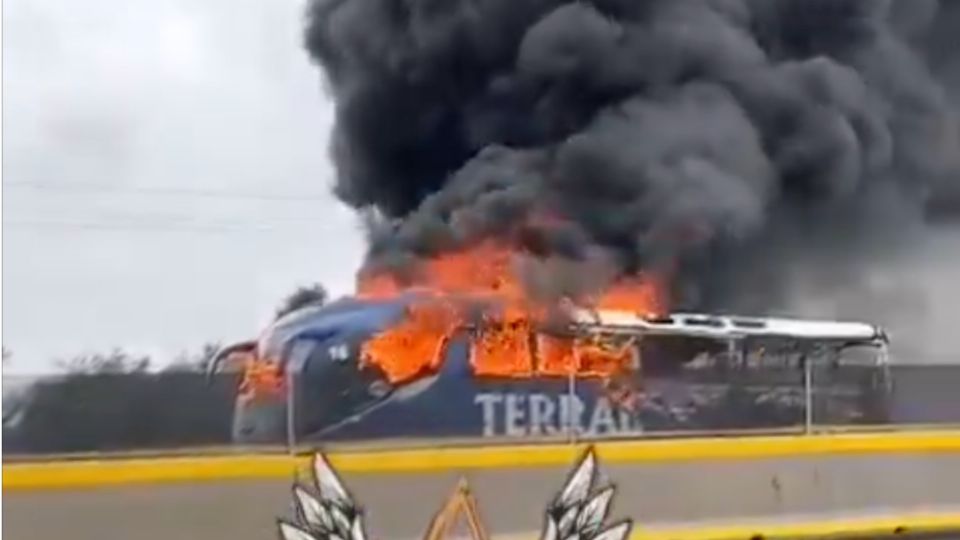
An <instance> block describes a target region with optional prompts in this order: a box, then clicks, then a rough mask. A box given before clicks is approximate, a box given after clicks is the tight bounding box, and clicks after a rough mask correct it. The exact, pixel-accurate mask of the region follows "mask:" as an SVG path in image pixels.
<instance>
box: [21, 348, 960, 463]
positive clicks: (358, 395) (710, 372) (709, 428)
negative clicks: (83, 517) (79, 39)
mask: <svg viewBox="0 0 960 540" xmlns="http://www.w3.org/2000/svg"><path fill="white" fill-rule="evenodd" d="M313 354H317V353H316V352H312V351H310V350H305V351H304V353H303V355H302V356H301V357H300V359H299V361H294V362H292V363H291V364H290V369H287V370H286V371H285V373H284V377H285V379H284V384H282V385H281V386H278V387H274V388H273V390H272V391H270V392H266V391H263V389H260V390H258V391H251V390H250V388H249V387H245V386H244V385H243V384H241V376H240V375H238V374H220V375H217V376H215V377H213V378H212V379H210V380H208V379H207V377H205V376H204V375H203V374H199V373H137V374H101V375H69V376H61V377H47V378H30V377H22V378H17V377H10V376H7V377H4V392H3V396H4V401H3V430H4V431H3V437H4V456H5V458H6V459H9V458H11V457H15V456H18V455H48V454H61V453H77V452H81V453H82V452H129V451H163V452H169V451H172V450H173V449H191V450H195V449H197V448H198V447H223V446H225V445H244V446H251V445H266V446H269V447H271V448H274V449H278V450H289V449H294V448H296V449H304V448H307V447H313V446H317V445H320V444H324V443H343V442H346V443H350V444H357V443H374V442H376V443H390V444H438V443H437V441H441V442H443V443H446V444H453V443H455V442H457V441H464V442H467V441H476V440H478V439H481V440H484V441H486V442H493V441H514V442H516V441H523V440H527V441H529V440H537V441H543V440H549V441H573V440H592V439H603V438H634V437H655V436H689V435H700V434H714V433H740V432H797V433H801V432H804V431H818V430H823V429H846V428H851V427H855V426H864V427H878V426H879V427H883V426H888V425H931V424H938V425H947V424H953V425H960V392H957V391H956V389H957V388H960V365H893V366H886V367H884V366H877V365H870V364H857V363H856V362H852V363H850V362H846V363H845V362H821V361H817V360H816V359H808V361H804V360H803V359H794V360H793V361H785V362H783V363H781V364H773V365H772V364H770V363H769V362H768V363H760V362H753V361H751V359H749V358H747V359H744V360H743V361H742V362H739V363H733V364H731V363H729V362H717V361H711V360H709V359H704V360H703V361H695V362H689V363H687V364H684V365H683V366H674V367H673V368H664V367H661V368H654V367H648V366H645V368H644V372H643V374H641V375H639V376H638V377H637V378H636V379H634V380H632V381H626V385H625V386H628V387H630V390H629V391H621V390H622V389H621V388H618V387H617V386H616V385H611V384H609V381H608V382H604V381H601V380H598V379H589V378H575V379H574V378H564V377H555V378H536V379H533V378H526V379H522V378H514V379H490V378H478V377H476V376H475V375H473V374H472V373H471V372H470V368H469V366H468V365H467V364H466V363H459V362H456V361H451V362H448V363H447V364H445V365H444V366H443V367H442V369H441V370H440V372H439V373H438V374H437V375H436V376H433V377H429V378H424V379H421V380H417V381H415V382H412V383H409V384H405V385H401V386H399V387H392V386H391V385H388V384H385V383H384V382H383V381H381V380H379V379H377V378H376V377H373V376H368V375H362V374H360V373H358V371H357V370H356V367H355V366H353V365H350V364H347V363H344V364H343V365H341V366H339V369H338V370H337V371H336V372H331V371H329V370H321V369H317V365H319V364H318V363H317V362H316V360H317V359H316V358H312V356H311V355H313ZM450 357H451V358H457V357H460V358H463V357H465V355H455V354H454V355H451V356H450ZM291 358H293V359H294V360H295V359H296V358H297V356H296V354H295V355H293V356H292V357H291Z"/></svg>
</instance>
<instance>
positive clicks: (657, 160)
mask: <svg viewBox="0 0 960 540" xmlns="http://www.w3.org/2000/svg"><path fill="white" fill-rule="evenodd" d="M958 32H960V2H955V1H946V2H936V1H927V0H580V1H562V0H314V1H312V2H311V4H310V5H309V9H308V17H307V27H306V47H307V49H308V51H309V53H310V55H311V57H312V58H313V59H314V60H315V61H316V62H317V63H318V64H319V65H320V66H321V67H322V68H323V71H324V73H325V74H326V79H327V84H328V86H329V91H330V92H331V94H332V96H333V99H334V102H335V106H336V123H335V127H334V135H333V143H332V148H331V152H332V155H333V158H334V160H335V162H336V166H337V171H338V176H337V183H336V193H337V195H338V196H339V197H340V198H341V199H342V200H343V201H345V202H346V203H348V204H350V205H352V206H354V207H356V208H358V209H360V210H362V211H364V212H365V213H366V215H367V216H368V218H369V223H370V242H371V245H370V252H369V260H368V264H369V265H378V264H403V263H405V262H408V261H414V260H416V259H417V258H418V257H424V256H430V255H432V254H435V253H437V252H439V251H442V250H445V249H451V248H455V247H457V246H459V245H463V244H464V243H465V242H469V241H472V240H475V239H476V238H478V237H483V236H488V235H497V234H514V233H516V230H517V228H518V227H519V228H521V229H527V232H525V233H523V234H520V238H522V239H530V238H534V239H536V241H534V242H532V244H533V247H532V248H531V249H532V251H533V252H534V253H536V255H537V256H539V257H545V258H552V257H559V258H562V259H567V260H573V261H576V260H579V259H582V258H584V257H587V256H589V254H591V253H596V252H598V251H600V252H602V253H604V254H605V256H606V259H607V260H610V261H612V263H611V264H613V265H614V266H615V268H616V271H617V272H618V273H634V272H637V271H642V270H654V271H664V272H665V271H669V272H671V274H672V276H673V284H674V286H675V287H676V291H675V302H676V304H677V306H678V307H685V308H696V309H728V308H729V309H732V308H743V307H744V306H747V307H749V309H753V310H760V311H766V310H771V309H774V308H776V307H777V304H778V302H779V301H780V299H781V296H783V294H784V291H785V290H786V289H788V288H789V287H788V285H789V281H790V279H791V276H792V275H793V273H792V271H791V269H792V268H795V267H808V268H809V267H816V268H821V269H822V268H823V267H824V265H826V266H831V265H836V266H837V267H838V268H840V267H844V265H845V264H846V263H850V264H854V265H856V262H857V261H861V260H868V259H869V258H870V254H871V253H878V252H884V251H887V250H890V249H892V248H894V247H895V246H897V245H901V244H903V243H908V241H907V240H906V239H907V238H908V237H910V234H911V231H915V230H917V227H921V228H922V227H923V226H924V225H923V223H924V221H925V220H926V219H927V217H928V214H929V213H931V212H933V211H934V210H935V211H936V213H938V215H940V216H943V215H950V214H952V213H955V211H956V210H958V209H960V196H958V194H960V189H958V186H960V177H958V170H960V167H958V163H960V140H958V131H960V120H958V118H960V117H958V114H957V103H958V101H960V100H958V89H960V63H958V59H960V47H957V46H956V44H957V43H958V41H957V38H956V35H957V33H958ZM540 217H546V219H545V220H543V221H542V222H541V220H540V219H539V218H540ZM541 223H548V224H550V225H548V226H544V225H542V224H541ZM557 223H560V224H562V225H557ZM531 229H532V230H533V232H530V230H531ZM844 261H845V262H844ZM550 266H551V265H545V267H550ZM567 274H569V272H567ZM837 278H838V279H839V278H840V273H839V272H838V273H837ZM854 279H855V278H854Z"/></svg>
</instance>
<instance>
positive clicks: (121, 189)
mask: <svg viewBox="0 0 960 540" xmlns="http://www.w3.org/2000/svg"><path fill="white" fill-rule="evenodd" d="M0 185H2V186H3V188H4V189H7V188H24V189H33V190H38V191H54V192H58V193H60V194H73V195H89V194H94V193H116V194H130V195H161V196H164V195H165V196H188V197H206V198H215V199H248V200H257V201H277V202H319V201H330V200H332V197H330V196H327V195H324V194H322V193H256V192H241V191H227V190H211V189H196V188H186V187H161V186H151V187H148V186H122V185H119V186H118V185H110V184H92V183H88V184H74V183H66V182H60V183H41V182H23V181H6V182H3V183H2V184H0Z"/></svg>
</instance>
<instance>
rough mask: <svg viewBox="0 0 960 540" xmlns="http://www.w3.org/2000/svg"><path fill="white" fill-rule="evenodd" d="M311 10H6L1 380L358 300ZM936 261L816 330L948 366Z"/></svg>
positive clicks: (356, 242) (36, 3)
mask: <svg viewBox="0 0 960 540" xmlns="http://www.w3.org/2000/svg"><path fill="white" fill-rule="evenodd" d="M302 4H303V0H271V1H264V0H164V1H163V2H151V1H147V0H124V1H121V0H86V1H84V2H76V1H73V0H7V1H6V2H4V5H3V8H4V9H3V98H4V101H3V158H4V159H3V183H4V188H3V195H4V197H3V293H4V294H3V344H4V346H5V347H8V348H10V349H11V350H12V351H13V353H14V356H13V361H12V364H11V365H9V366H6V367H7V368H9V369H10V370H12V371H15V372H21V373H23V372H37V371H47V370H50V369H52V368H53V366H54V364H53V361H54V360H55V359H57V358H63V357H67V356H70V355H73V354H76V353H81V352H90V351H97V350H106V349H109V348H111V347H114V346H122V347H125V348H128V349H130V350H132V351H133V352H139V353H150V354H153V355H154V356H155V357H156V358H158V359H159V360H160V361H164V360H169V359H170V358H172V357H173V356H175V355H176V354H177V353H179V352H181V351H184V350H195V349H197V348H199V347H200V345H201V344H202V343H204V342H206V341H210V340H223V341H231V340H239V339H246V338H249V337H252V336H254V335H255V334H256V332H257V331H258V330H259V329H260V328H262V326H263V324H264V323H266V322H267V320H268V319H269V318H270V316H271V314H272V311H273V309H274V307H275V306H276V305H277V303H278V302H279V300H280V299H281V298H282V297H283V296H284V295H285V294H287V293H288V292H290V291H291V290H292V289H293V288H294V287H295V286H297V285H298V284H307V283H310V282H313V281H320V282H322V283H324V284H325V285H327V287H328V288H330V289H331V290H332V291H334V292H335V293H346V292H349V291H350V290H351V289H352V286H353V275H354V272H355V270H356V268H357V266H358V265H359V263H360V259H361V256H362V253H363V241H362V238H361V234H360V230H359V227H358V224H357V221H356V219H355V217H354V215H353V213H352V212H351V211H349V210H348V209H346V208H344V207H343V206H342V205H340V204H339V203H337V202H336V201H334V200H333V199H332V198H331V197H330V196H329V195H328V192H329V186H330V184H331V182H332V175H333V170H332V168H331V165H330V163H329V160H328V159H327V154H326V146H327V137H328V132H329V129H330V125H331V107H330V103H329V101H328V100H327V99H325V97H324V95H323V90H322V84H321V77H320V73H319V71H318V70H317V69H316V68H315V67H314V66H312V65H310V63H309V62H308V60H307V56H306V53H305V52H304V51H303V50H302V48H301V46H300V30H301V23H302V17H301V14H302V9H303V5H302ZM934 240H935V241H934ZM924 250H925V251H926V254H925V255H922V256H921V255H915V256H912V257H907V258H905V259H903V260H902V261H901V262H902V263H903V264H885V265H881V266H880V267H879V269H881V270H883V271H884V272H885V273H886V274H888V275H887V276H886V281H884V280H880V281H876V280H871V281H869V282H868V281H864V283H865V285H864V286H863V287H861V288H862V289H863V290H859V289H858V290H857V291H852V292H850V294H849V295H848V296H850V295H853V294H854V293H856V294H855V295H854V296H857V298H851V299H847V298H846V297H844V296H843V295H839V296H835V297H831V298H829V299H828V300H829V302H827V303H823V302H811V306H810V313H806V314H807V315H809V316H818V317H832V316H837V317H867V318H869V319H871V320H876V322H880V323H883V324H889V325H891V326H893V327H894V329H895V330H900V331H899V332H897V333H895V341H897V337H898V336H897V334H899V336H903V337H900V339H899V342H901V343H907V344H910V343H914V344H915V343H918V342H920V343H922V344H923V345H916V347H918V348H924V349H927V350H926V352H924V353H923V354H921V355H911V358H913V357H914V356H916V357H917V358H921V357H923V358H927V357H929V358H930V359H937V360H942V359H948V360H951V361H954V360H953V359H954V358H955V357H956V345H955V332H952V331H951V330H949V329H950V328H952V327H953V326H955V324H954V320H955V317H954V316H953V314H954V313H955V311H956V306H957V303H958V302H960V287H958V286H956V268H957V264H960V263H958V262H957V260H956V256H957V255H956V254H957V253H960V236H958V235H956V234H950V235H948V236H943V237H942V238H940V239H936V238H933V239H931V242H930V243H928V244H927V245H926V246H925V247H924ZM921 270H922V273H921ZM875 282H876V283H875ZM885 283H886V284H885ZM867 285H869V286H867ZM863 299H869V302H865V301H863ZM811 300H816V299H814V298H811ZM851 306H852V307H853V308H854V309H853V310H852V311H851V310H850V308H851ZM841 308H843V309H841ZM904 338H906V339H904ZM931 344H933V345H935V346H932V347H931ZM904 360H910V358H905V359H904ZM928 361H929V359H928ZM5 371H6V369H5Z"/></svg>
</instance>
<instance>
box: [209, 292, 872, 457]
mask: <svg viewBox="0 0 960 540" xmlns="http://www.w3.org/2000/svg"><path fill="white" fill-rule="evenodd" d="M467 305H469V309H470V310H473V312H471V313H469V314H466V313H465V312H466V311H467V308H465V307H464V306H467ZM491 309H492V308H491V307H490V304H484V305H483V306H482V307H477V302H476V299H472V300H471V301H465V300H464V299H463V298H456V299H451V298H450V297H447V296H437V295H435V294H431V293H428V292H423V291H408V292H405V293H403V294H400V295H397V296H391V297H389V298H383V297H378V298H370V297H366V298H365V297H351V298H343V299H341V300H338V301H336V302H334V303H331V304H328V305H326V306H323V307H309V308H305V309H301V310H299V311H296V312H293V313H291V314H289V315H287V316H285V317H283V318H281V319H280V320H278V321H276V322H275V323H274V324H273V325H272V326H270V328H268V329H267V330H266V331H265V332H264V333H263V334H262V336H261V337H260V339H259V340H257V341H255V342H248V343H243V344H238V345H236V346H233V347H229V348H227V349H225V350H224V351H223V352H222V353H221V355H220V357H221V358H224V357H227V356H233V357H235V358H236V357H240V358H243V361H244V362H245V363H246V367H245V370H244V378H243V382H242V384H241V386H240V390H239V392H238V396H237V401H236V413H235V418H234V430H233V433H234V437H235V439H236V440H237V441H238V442H281V441H284V440H286V439H295V440H296V441H298V442H307V443H309V442H320V441H333V440H350V439H373V438H417V437H431V438H438V437H451V438H466V437H498V438H522V437H547V438H549V437H570V436H577V437H604V436H607V437H611V436H612V437H617V436H620V437H622V436H636V435H638V434H641V433H645V434H656V433H675V432H687V433H689V432H711V431H718V430H749V429H773V428H796V427H802V426H804V425H809V424H810V423H817V424H821V425H822V424H851V423H876V422H882V421H883V420H884V415H885V399H886V396H887V394H888V389H889V374H888V372H887V360H886V359H887V356H886V350H887V344H888V339H887V336H886V335H885V333H884V332H883V330H881V329H880V328H877V327H875V326H873V325H870V324H863V323H845V322H827V321H808V320H793V319H778V318H749V317H737V316H716V315H704V314H684V313H673V314H660V315H657V314H641V313H638V312H636V311H631V310H625V309H610V308H603V309H584V308H581V307H577V306H566V307H565V308H564V309H562V310H561V311H562V313H559V314H556V313H554V314H550V315H549V316H547V315H544V316H541V317H537V318H535V319H531V318H529V317H526V316H511V314H510V313H509V311H510V306H507V307H506V308H505V307H504V306H503V305H502V304H501V305H498V306H496V312H497V315H496V316H490V310H491ZM454 314H455V315H454Z"/></svg>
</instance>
